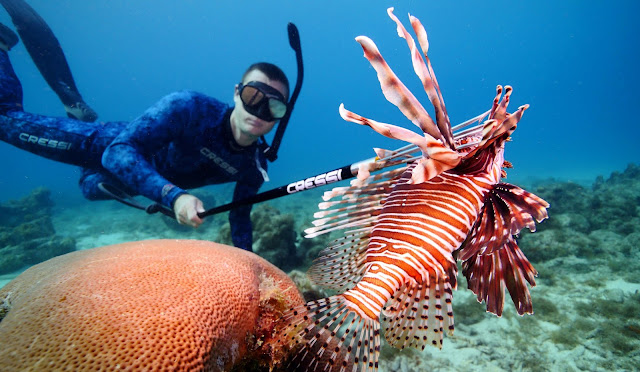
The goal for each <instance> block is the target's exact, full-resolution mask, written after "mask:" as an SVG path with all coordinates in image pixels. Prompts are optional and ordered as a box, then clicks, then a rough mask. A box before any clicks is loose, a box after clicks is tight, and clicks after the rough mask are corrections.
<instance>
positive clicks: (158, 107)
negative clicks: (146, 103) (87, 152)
mask: <svg viewBox="0 0 640 372" xmlns="http://www.w3.org/2000/svg"><path fill="white" fill-rule="evenodd" d="M192 104H193V102H192V96H191V94H190V93H189V92H176V93H172V94H170V95H168V96H166V97H164V98H163V99H161V100H160V101H159V102H158V103H156V104H155V105H154V106H152V107H150V108H149V109H148V110H147V111H146V112H145V113H144V114H142V116H140V117H139V118H137V119H135V120H133V121H132V122H131V123H129V125H128V126H127V127H126V128H125V129H124V130H123V131H122V132H121V133H120V134H119V135H118V136H117V137H116V138H115V140H114V141H113V142H112V143H111V144H110V145H109V146H108V147H107V149H106V151H105V152H104V154H103V156H102V165H103V166H104V167H105V168H106V169H107V170H109V171H110V172H111V173H112V174H113V175H115V176H116V177H117V178H118V179H119V180H120V181H122V182H123V183H124V184H125V185H127V186H128V187H129V188H131V189H132V190H134V191H135V192H136V193H138V194H140V195H143V196H146V197H147V198H149V199H151V200H154V201H156V202H158V203H161V204H163V205H165V206H167V207H169V208H173V202H174V201H175V199H177V197H178V196H180V195H182V194H186V191H185V190H183V189H181V188H179V187H177V186H175V185H173V184H172V183H171V182H169V181H168V180H167V179H165V178H164V177H163V176H162V175H160V174H159V173H158V172H157V171H156V169H155V168H154V166H153V165H152V164H153V162H154V154H156V153H157V152H158V151H159V150H160V149H162V148H163V147H166V146H169V144H170V143H171V142H172V140H173V139H176V138H180V137H181V136H182V132H183V131H184V130H185V126H186V125H187V124H188V123H189V122H190V120H191V107H192Z"/></svg>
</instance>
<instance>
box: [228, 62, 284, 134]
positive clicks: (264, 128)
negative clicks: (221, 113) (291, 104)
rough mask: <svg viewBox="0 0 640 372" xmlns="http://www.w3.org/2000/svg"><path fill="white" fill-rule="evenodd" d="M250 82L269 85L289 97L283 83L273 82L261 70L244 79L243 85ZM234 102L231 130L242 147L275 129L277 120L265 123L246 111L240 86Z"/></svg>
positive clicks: (236, 87)
mask: <svg viewBox="0 0 640 372" xmlns="http://www.w3.org/2000/svg"><path fill="white" fill-rule="evenodd" d="M250 81H259V82H261V83H264V84H267V85H269V86H270V87H272V88H274V89H276V90H277V91H279V92H280V93H281V94H282V96H283V97H287V94H288V92H287V89H286V87H285V85H284V84H283V83H281V82H280V81H277V80H271V79H269V78H268V77H267V75H265V74H264V73H263V72H261V71H259V70H253V71H251V72H250V73H249V74H247V76H246V77H245V78H244V81H243V82H242V83H243V84H245V83H248V82H250ZM233 101H234V103H235V108H234V109H233V112H232V113H231V130H232V132H233V136H234V138H235V139H236V142H238V144H239V145H241V146H249V145H251V144H252V143H254V142H255V141H257V140H258V138H260V136H262V135H265V134H267V133H269V131H271V129H273V126H274V125H275V124H276V121H277V120H273V121H265V120H262V119H260V118H258V117H256V116H254V115H252V114H250V113H249V112H247V110H245V108H244V105H243V104H242V100H241V99H240V92H239V91H238V86H237V85H236V86H235V89H234V94H233Z"/></svg>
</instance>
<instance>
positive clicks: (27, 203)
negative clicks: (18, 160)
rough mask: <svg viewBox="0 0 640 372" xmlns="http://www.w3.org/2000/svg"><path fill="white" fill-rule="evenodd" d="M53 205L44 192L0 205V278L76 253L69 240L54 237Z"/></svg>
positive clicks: (38, 191) (41, 190) (37, 190)
mask: <svg viewBox="0 0 640 372" xmlns="http://www.w3.org/2000/svg"><path fill="white" fill-rule="evenodd" d="M53 205H54V204H53V201H52V200H51V193H50V191H49V190H47V189H45V188H39V189H36V190H33V191H32V192H31V194H29V195H27V196H25V197H24V198H22V199H20V200H10V201H8V202H7V203H5V204H3V205H0V274H3V273H8V272H12V271H16V270H19V269H20V268H23V267H25V266H28V265H33V264H36V263H38V262H42V261H45V260H47V259H49V258H51V257H55V256H58V255H61V254H65V253H68V252H71V251H74V250H75V249H76V244H75V241H74V240H73V239H71V238H63V237H60V236H58V235H56V232H55V229H54V227H53V223H52V220H51V210H52V208H53Z"/></svg>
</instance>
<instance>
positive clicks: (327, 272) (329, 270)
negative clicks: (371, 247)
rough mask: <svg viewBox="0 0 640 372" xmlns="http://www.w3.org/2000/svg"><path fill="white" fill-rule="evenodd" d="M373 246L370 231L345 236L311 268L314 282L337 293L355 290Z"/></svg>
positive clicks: (311, 276) (323, 251)
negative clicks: (370, 243) (369, 245)
mask: <svg viewBox="0 0 640 372" xmlns="http://www.w3.org/2000/svg"><path fill="white" fill-rule="evenodd" d="M368 244H369V232H368V231H367V230H365V231H360V232H355V233H350V234H345V236H344V237H342V238H339V239H336V240H334V241H333V243H332V244H330V245H329V246H328V247H327V248H325V249H323V250H322V251H320V253H319V254H318V258H316V259H315V260H314V261H313V265H312V266H311V268H309V271H308V273H307V274H308V275H309V279H311V281H313V282H314V283H316V284H318V285H320V286H322V287H325V288H329V289H334V290H337V291H346V290H349V289H351V288H353V287H354V286H355V285H356V284H357V283H358V282H359V281H360V279H362V276H363V275H364V269H365V267H364V264H365V261H366V255H367V245H368Z"/></svg>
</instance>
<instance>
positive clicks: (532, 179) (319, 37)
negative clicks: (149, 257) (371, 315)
mask: <svg viewBox="0 0 640 372" xmlns="http://www.w3.org/2000/svg"><path fill="white" fill-rule="evenodd" d="M29 4H30V5H32V6H33V7H34V8H35V9H36V11H38V12H39V13H40V15H41V16H42V17H43V18H44V19H45V20H46V21H47V22H48V23H49V25H50V26H51V28H52V29H53V31H54V33H55V34H56V36H57V37H58V39H59V41H60V43H61V45H62V47H63V49H64V51H65V53H66V56H67V59H68V61H69V64H70V67H71V70H72V72H73V74H74V78H75V81H76V84H77V85H78V87H79V89H80V91H81V93H82V94H83V97H84V98H85V100H86V101H87V102H88V103H89V105H90V106H91V107H92V108H94V109H95V110H96V111H97V112H98V114H99V115H100V118H99V120H101V121H116V120H117V121H120V120H132V119H134V118H135V117H137V116H138V115H140V114H141V113H142V112H143V111H144V110H145V109H146V108H147V107H148V106H150V105H151V104H153V103H154V102H156V101H157V100H158V99H160V98H161V97H163V96H164V95H166V94H168V93H170V92H173V91H176V90H181V89H191V90H197V91H200V92H203V93H205V94H208V95H211V96H214V97H216V98H218V99H221V100H223V101H225V102H228V103H231V102H232V94H233V87H234V85H235V84H236V83H238V81H239V79H240V76H241V75H242V73H243V72H244V70H245V68H246V67H247V66H248V65H249V64H251V63H253V62H257V61H267V62H272V63H275V64H277V65H279V66H281V67H282V68H283V70H284V71H285V72H286V73H287V75H288V77H289V79H290V82H291V84H292V86H293V84H294V83H295V76H296V66H295V55H294V53H293V51H292V50H291V48H290V47H289V43H288V40H287V32H286V25H287V23H288V22H294V23H295V24H296V25H297V27H298V29H299V31H300V37H301V42H302V50H303V58H304V64H305V78H304V84H303V88H302V92H301V94H300V97H299V99H298V103H297V105H296V107H295V110H294V112H293V115H292V118H291V121H290V123H289V126H288V129H287V132H286V134H285V137H284V139H283V142H282V147H281V149H280V151H279V154H278V155H279V159H278V160H277V161H276V162H274V163H271V164H270V165H269V175H270V177H271V182H268V183H266V184H265V185H264V186H263V190H268V189H271V188H274V187H277V186H281V185H282V184H287V183H289V182H292V181H295V180H298V179H303V178H305V177H307V176H312V175H315V174H317V173H321V172H324V171H328V170H332V169H335V168H338V167H341V166H343V165H347V164H351V163H354V162H356V161H358V160H363V159H366V158H369V157H372V156H373V155H374V153H373V151H372V148H373V147H381V148H388V149H394V148H397V147H400V146H401V144H400V143H399V142H398V141H393V140H390V139H386V138H383V137H382V136H380V135H378V134H377V133H375V132H374V131H373V130H370V129H369V128H365V127H361V126H358V125H354V124H351V123H347V122H345V121H343V120H342V119H341V118H340V116H339V115H338V106H339V105H340V103H344V104H345V106H346V108H348V109H349V110H352V111H354V112H357V113H359V114H361V115H364V116H366V117H369V118H374V119H376V120H378V121H382V122H387V123H394V124H398V125H402V126H405V127H406V128H410V129H413V126H412V124H411V123H410V122H409V121H408V120H407V119H406V118H405V117H404V116H403V115H402V114H401V113H400V112H399V110H397V109H396V108H395V107H394V106H393V105H392V104H390V103H388V102H387V101H386V100H385V98H384V96H383V95H382V92H381V90H380V86H379V83H378V80H377V78H376V75H375V72H374V70H373V68H372V67H371V66H370V65H369V63H368V61H366V59H365V58H363V56H362V49H361V48H360V46H359V45H358V44H357V43H356V42H355V41H354V38H355V37H356V36H358V35H366V36H369V37H370V38H372V39H373V40H374V41H375V42H376V44H377V45H378V47H379V48H380V51H381V53H382V55H383V56H384V57H385V59H386V60H387V62H388V63H389V65H390V66H391V67H392V69H393V70H394V71H395V72H396V74H397V75H398V76H399V77H400V79H401V80H402V81H403V82H404V83H405V84H406V85H407V86H408V88H409V89H410V90H411V91H412V92H414V94H416V96H417V97H418V99H420V100H425V101H426V99H427V98H426V94H422V93H421V92H422V87H421V84H420V81H419V80H418V79H417V77H416V76H415V74H414V72H413V69H412V66H411V61H410V56H409V52H408V49H407V47H406V43H405V41H404V40H402V39H400V38H398V37H397V34H396V31H395V25H394V23H393V22H392V21H391V20H390V19H389V18H388V16H387V14H386V8H387V7H389V6H394V7H395V9H396V10H395V14H396V15H397V16H398V17H399V18H400V19H401V20H402V21H403V22H405V24H407V17H406V14H407V13H411V14H412V15H414V16H416V17H418V18H419V19H420V20H421V22H422V23H423V25H424V26H425V28H426V30H427V33H428V36H429V41H430V50H429V56H430V58H431V61H432V63H433V67H434V70H435V72H436V74H437V78H438V82H439V84H440V87H441V89H442V92H443V95H444V99H445V102H446V105H447V111H448V113H449V116H450V118H451V121H452V124H455V123H459V122H462V121H464V120H466V119H468V118H470V117H473V116H475V115H477V114H479V113H481V112H484V111H486V110H487V109H488V108H489V107H490V105H491V102H492V99H493V97H494V92H495V87H496V85H498V84H501V85H506V84H508V85H512V86H513V88H514V93H513V95H512V99H511V104H512V106H511V107H512V108H515V107H518V106H520V105H522V104H526V103H528V104H530V105H531V107H530V109H529V110H527V112H526V114H525V115H524V117H523V119H522V121H521V122H520V125H519V128H518V129H517V131H516V132H515V133H514V136H513V141H512V142H510V143H508V144H507V146H506V151H505V158H506V159H507V160H509V161H510V162H511V163H513V165H514V169H511V170H508V178H507V181H508V182H510V183H514V184H517V185H520V186H523V187H524V188H526V189H528V190H529V191H532V192H534V193H536V194H538V195H539V196H541V197H543V198H544V199H546V200H547V201H548V202H550V204H551V208H550V209H549V215H550V219H549V220H547V221H545V222H543V223H542V224H541V225H540V226H539V229H538V230H539V231H538V232H536V233H535V234H523V236H522V237H521V241H520V245H521V247H522V249H523V252H524V253H525V254H526V255H527V256H528V257H529V258H530V260H531V262H532V263H533V264H534V266H535V267H536V269H537V270H538V271H539V275H538V278H537V284H538V285H537V286H536V287H535V288H533V289H532V297H533V305H534V312H535V314H534V315H533V316H525V317H519V316H517V314H516V313H515V311H513V306H512V304H511V303H510V302H509V303H507V304H506V305H505V309H506V310H508V311H505V314H504V315H503V317H502V318H500V319H498V318H496V317H495V316H493V315H490V314H486V313H485V311H484V306H483V305H481V304H478V303H477V302H476V300H475V298H474V296H473V295H472V294H471V293H470V292H469V291H467V290H466V283H465V282H464V281H462V279H461V280H460V285H459V288H458V291H456V292H455V293H454V301H453V306H454V312H455V314H456V328H457V329H456V336H455V337H453V338H445V341H444V347H443V349H442V350H426V351H425V352H423V353H418V352H412V351H404V352H402V353H400V352H399V351H396V350H391V349H389V348H385V349H383V362H382V368H381V369H382V370H388V371H396V370H397V371H412V370H415V371H418V370H422V369H424V368H427V367H428V368H431V369H435V370H443V371H444V370H460V369H466V370H498V371H499V370H513V369H526V370H612V369H613V370H633V369H637V366H638V365H640V319H639V317H640V293H639V291H640V207H639V205H640V168H639V167H638V165H637V164H639V163H640V150H639V147H638V145H637V141H638V139H639V138H640V126H639V125H638V121H637V118H636V116H637V114H636V112H635V108H636V107H637V105H638V100H639V98H640V94H638V92H637V87H638V86H640V76H639V74H638V72H637V66H639V65H640V48H639V47H638V45H640V26H639V25H638V22H637V20H636V18H637V14H639V10H640V4H639V3H638V2H635V1H614V2H601V1H577V0H576V1H562V2H554V1H538V2H522V1H485V2H475V1H456V2H442V1H439V2H436V1H387V2H383V1H348V2H347V1H322V2H318V1H316V2H311V1H307V2H293V1H284V0H282V1H269V2H265V1H215V2H212V1H205V0H189V1H180V2H176V1H165V0H163V1H158V0H153V1H152V0H139V1H135V2H132V1H125V0H118V1H113V0H111V1H107V0H94V1H79V0H75V1H72V0H62V1H48V0H30V1H29ZM0 22H2V23H4V24H7V25H10V26H12V24H11V22H10V20H9V17H8V15H7V14H6V12H4V10H2V11H0ZM11 60H12V63H13V65H14V68H15V70H16V73H17V75H18V77H19V78H20V80H21V82H22V84H23V89H24V106H25V110H26V111H29V112H34V113H40V114H47V115H52V116H63V115H64V109H63V107H62V105H61V104H60V102H59V101H58V98H57V97H56V96H55V94H54V93H53V91H51V90H50V89H49V87H48V86H47V85H46V83H45V81H44V79H42V77H41V76H40V74H39V72H38V70H37V69H36V68H35V66H34V65H33V63H32V61H31V59H30V58H29V56H28V54H27V52H26V50H25V49H24V46H23V45H22V43H20V44H18V45H17V46H16V47H15V48H14V49H13V50H12V51H11ZM425 106H429V105H425ZM269 138H270V137H269ZM0 159H2V162H1V164H0V211H2V215H3V216H2V217H0V221H1V224H0V229H2V231H0V249H4V251H2V253H1V255H0V258H1V259H0V261H2V262H0V274H1V275H2V276H0V286H1V285H4V284H6V282H7V281H8V280H10V279H11V278H12V277H15V275H17V273H19V272H21V271H22V270H24V269H25V268H26V267H27V266H25V265H28V264H34V263H36V262H38V260H42V259H46V258H45V257H41V258H40V257H37V255H36V254H34V253H33V252H32V253H30V254H28V255H25V254H21V253H18V251H17V250H16V247H17V246H18V245H19V244H18V242H22V241H24V235H20V236H18V235H15V233H16V231H22V232H24V231H27V234H33V236H35V237H37V239H43V237H44V236H47V237H50V238H47V239H48V240H47V246H48V247H49V248H51V250H52V251H53V252H57V254H59V253H64V252H66V251H69V250H73V249H88V248H93V247H97V246H101V245H105V244H111V243H118V242H123V241H131V240H138V239H147V238H167V237H183V238H198V239H207V240H215V241H221V242H225V239H228V224H226V215H222V216H215V217H212V218H210V219H209V221H206V222H205V224H204V225H203V226H202V227H201V228H200V229H198V230H197V231H192V230H189V229H186V228H181V227H180V226H177V225H176V224H175V223H173V222H171V221H168V220H164V219H163V218H161V217H158V216H149V217H147V216H144V213H143V212H140V211H137V210H133V209H129V208H126V207H124V206H121V205H118V204H117V203H115V202H89V201H85V200H83V199H82V197H81V194H80V192H79V190H78V187H77V180H78V178H79V176H80V172H79V171H78V169H76V168H75V167H72V166H69V165H65V164H58V163H55V162H52V161H49V160H46V159H42V158H39V157H37V156H35V155H31V154H29V153H27V152H24V151H21V150H18V149H16V148H13V147H12V146H10V145H7V144H5V143H2V142H0ZM42 187H44V188H45V189H41V188H42ZM327 189H328V188H325V189H319V190H312V191H308V192H305V193H301V194H297V195H293V196H288V197H286V198H282V199H279V200H276V201H273V202H270V203H266V204H262V205H260V206H258V207H255V208H254V215H253V219H254V224H255V226H256V228H255V232H254V241H255V242H256V251H257V253H258V254H260V255H262V256H263V257H265V258H268V259H270V260H271V261H272V262H274V263H276V264H277V265H278V266H279V267H281V268H282V269H283V270H285V271H287V272H289V271H290V270H304V269H305V268H306V267H308V265H309V263H310V261H311V259H313V255H314V253H317V252H318V250H319V249H320V248H321V247H322V245H323V244H324V243H326V242H327V241H326V240H320V241H308V240H304V239H302V238H301V236H300V232H301V231H302V230H303V229H304V228H306V227H308V226H309V223H310V221H311V220H312V214H313V212H314V211H315V209H316V206H317V203H318V202H319V201H320V195H321V193H322V192H323V191H325V190H327ZM34 190H35V191H34ZM195 193H196V194H197V195H199V196H201V197H202V199H203V200H204V202H205V207H207V208H208V207H213V206H215V205H220V204H225V203H227V202H228V201H230V199H231V193H232V188H231V186H216V187H206V188H203V189H199V190H196V191H195ZM142 201H143V202H146V201H144V200H142ZM7 216H11V217H12V218H11V219H8V218H7ZM25 226H27V227H25ZM34 226H39V227H41V228H40V229H39V230H38V231H36V232H34V230H37V229H35V228H34ZM12 234H14V235H12ZM227 242H229V240H227ZM38 247H39V248H38V249H35V250H34V252H35V251H38V252H41V251H43V249H42V247H41V246H38ZM268 247H279V250H270V249H268ZM32 249H33V248H32ZM21 255H22V256H21ZM18 256H20V257H18ZM23 259H24V260H23ZM21 260H22V261H21ZM5 261H9V263H10V265H7V266H3V265H5V264H6V263H5ZM294 275H296V276H299V273H297V271H296V272H294Z"/></svg>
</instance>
